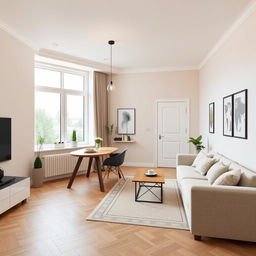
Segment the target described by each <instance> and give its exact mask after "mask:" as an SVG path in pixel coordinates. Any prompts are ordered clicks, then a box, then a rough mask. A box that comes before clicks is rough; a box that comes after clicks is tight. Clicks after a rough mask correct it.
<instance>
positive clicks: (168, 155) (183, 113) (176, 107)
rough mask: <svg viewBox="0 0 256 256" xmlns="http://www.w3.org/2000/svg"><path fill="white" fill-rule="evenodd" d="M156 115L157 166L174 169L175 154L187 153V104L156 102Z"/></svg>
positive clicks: (180, 102)
mask: <svg viewBox="0 0 256 256" xmlns="http://www.w3.org/2000/svg"><path fill="white" fill-rule="evenodd" d="M157 113H158V117H157V132H158V133H157V135H158V138H157V142H158V143H157V164H158V166H159V167H175V166H176V154H178V153H189V145H188V143H187V141H188V123H189V120H188V102H187V101H182V100H181V101H178V100H177V101H164V102H158V103H157Z"/></svg>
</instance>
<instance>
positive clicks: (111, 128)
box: [105, 124, 114, 135]
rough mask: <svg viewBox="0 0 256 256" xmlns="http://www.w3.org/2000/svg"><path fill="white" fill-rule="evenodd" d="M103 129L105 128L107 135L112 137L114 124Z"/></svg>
mask: <svg viewBox="0 0 256 256" xmlns="http://www.w3.org/2000/svg"><path fill="white" fill-rule="evenodd" d="M105 128H106V132H107V134H109V135H112V133H113V130H114V124H111V125H106V126H105Z"/></svg>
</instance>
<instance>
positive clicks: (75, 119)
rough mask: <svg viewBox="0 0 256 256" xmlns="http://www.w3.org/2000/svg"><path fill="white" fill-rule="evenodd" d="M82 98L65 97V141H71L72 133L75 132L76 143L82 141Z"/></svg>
mask: <svg viewBox="0 0 256 256" xmlns="http://www.w3.org/2000/svg"><path fill="white" fill-rule="evenodd" d="M83 105H84V104H83V96H76V95H67V141H72V132H73V130H76V133H77V141H83V140H84V138H83V127H84V120H83V119H84V118H83V112H84V111H83V108H84V106H83Z"/></svg>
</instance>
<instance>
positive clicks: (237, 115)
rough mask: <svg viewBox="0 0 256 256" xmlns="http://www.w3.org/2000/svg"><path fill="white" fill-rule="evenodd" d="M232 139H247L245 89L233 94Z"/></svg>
mask: <svg viewBox="0 0 256 256" xmlns="http://www.w3.org/2000/svg"><path fill="white" fill-rule="evenodd" d="M233 100H234V137H236V138H242V139H247V89H246V90H243V91H240V92H237V93H234V95H233Z"/></svg>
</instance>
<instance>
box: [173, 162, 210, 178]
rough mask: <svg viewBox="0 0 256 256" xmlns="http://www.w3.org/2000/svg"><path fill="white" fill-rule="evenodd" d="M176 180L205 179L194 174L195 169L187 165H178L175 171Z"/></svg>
mask: <svg viewBox="0 0 256 256" xmlns="http://www.w3.org/2000/svg"><path fill="white" fill-rule="evenodd" d="M176 175H177V180H181V179H202V180H207V178H206V177H205V176H203V175H201V174H200V173H198V172H196V170H195V168H194V167H192V166H187V165H178V166H177V169H176Z"/></svg>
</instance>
